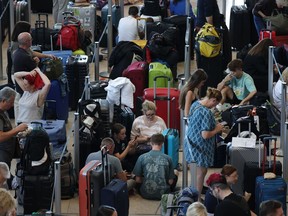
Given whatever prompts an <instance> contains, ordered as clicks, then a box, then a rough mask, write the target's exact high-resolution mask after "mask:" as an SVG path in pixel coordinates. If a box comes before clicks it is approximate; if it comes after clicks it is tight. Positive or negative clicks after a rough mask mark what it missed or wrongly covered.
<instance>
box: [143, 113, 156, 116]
mask: <svg viewBox="0 0 288 216" xmlns="http://www.w3.org/2000/svg"><path fill="white" fill-rule="evenodd" d="M145 115H146V116H147V117H152V116H154V115H155V113H150V114H145Z"/></svg>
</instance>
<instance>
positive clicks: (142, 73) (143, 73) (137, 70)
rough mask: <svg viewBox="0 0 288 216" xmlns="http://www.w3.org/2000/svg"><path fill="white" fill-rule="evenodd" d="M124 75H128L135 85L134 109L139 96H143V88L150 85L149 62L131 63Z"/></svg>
mask: <svg viewBox="0 0 288 216" xmlns="http://www.w3.org/2000/svg"><path fill="white" fill-rule="evenodd" d="M122 76H123V77H127V78H128V79H130V81H131V82H132V83H133V84H134V85H135V88H136V90H135V92H134V100H133V101H134V110H135V107H136V99H137V97H140V96H142V94H143V90H144V89H145V88H147V87H148V64H147V62H143V61H140V62H134V63H132V64H131V65H129V66H128V67H127V68H126V69H125V70H124V71H123V73H122Z"/></svg>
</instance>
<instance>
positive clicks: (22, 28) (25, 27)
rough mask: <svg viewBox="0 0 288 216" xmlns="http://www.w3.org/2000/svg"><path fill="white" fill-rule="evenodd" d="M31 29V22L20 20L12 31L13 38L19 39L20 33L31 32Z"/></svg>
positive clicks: (13, 39) (14, 39)
mask: <svg viewBox="0 0 288 216" xmlns="http://www.w3.org/2000/svg"><path fill="white" fill-rule="evenodd" d="M30 30H31V25H30V23H28V22H26V21H19V22H17V23H16V25H15V26H14V29H13V32H12V36H11V40H12V41H14V42H16V41H17V40H18V35H19V34H20V33H22V32H29V33H30Z"/></svg>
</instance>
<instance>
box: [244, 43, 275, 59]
mask: <svg viewBox="0 0 288 216" xmlns="http://www.w3.org/2000/svg"><path fill="white" fill-rule="evenodd" d="M269 46H274V43H273V41H272V40H271V39H270V38H264V39H263V40H261V41H259V42H258V43H257V44H256V45H254V46H253V47H252V48H251V49H250V50H249V52H248V55H252V56H253V55H258V56H264V57H266V58H268V49H269Z"/></svg>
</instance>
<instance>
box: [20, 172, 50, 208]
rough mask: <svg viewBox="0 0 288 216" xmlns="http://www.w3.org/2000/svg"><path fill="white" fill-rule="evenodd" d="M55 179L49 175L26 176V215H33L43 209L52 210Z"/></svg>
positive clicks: (24, 184)
mask: <svg viewBox="0 0 288 216" xmlns="http://www.w3.org/2000/svg"><path fill="white" fill-rule="evenodd" d="M53 185H54V177H53V175H52V174H49V175H37V176H32V175H25V177H24V183H23V187H24V191H23V192H24V203H23V204H24V205H23V207H24V214H32V213H33V212H36V211H39V210H41V209H50V205H51V200H52V191H53Z"/></svg>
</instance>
